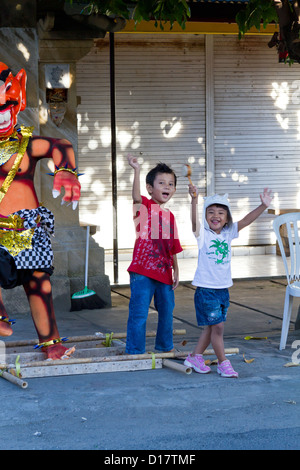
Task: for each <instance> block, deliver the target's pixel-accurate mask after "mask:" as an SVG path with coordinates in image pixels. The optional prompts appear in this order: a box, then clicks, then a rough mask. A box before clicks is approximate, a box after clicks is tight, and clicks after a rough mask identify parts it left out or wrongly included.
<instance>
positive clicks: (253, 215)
mask: <svg viewBox="0 0 300 470" xmlns="http://www.w3.org/2000/svg"><path fill="white" fill-rule="evenodd" d="M272 199H273V196H272V191H271V190H270V189H268V188H264V192H263V194H261V195H260V200H261V204H260V206H258V207H256V209H254V210H253V211H251V212H249V214H247V215H246V216H245V217H244V218H243V219H241V220H240V221H239V222H238V231H240V230H242V229H243V228H245V227H247V226H248V225H250V224H252V222H254V220H256V219H257V218H258V217H259V216H260V215H261V214H262V213H263V212H264V211H265V210H266V208H267V207H269V205H270V204H271V201H272Z"/></svg>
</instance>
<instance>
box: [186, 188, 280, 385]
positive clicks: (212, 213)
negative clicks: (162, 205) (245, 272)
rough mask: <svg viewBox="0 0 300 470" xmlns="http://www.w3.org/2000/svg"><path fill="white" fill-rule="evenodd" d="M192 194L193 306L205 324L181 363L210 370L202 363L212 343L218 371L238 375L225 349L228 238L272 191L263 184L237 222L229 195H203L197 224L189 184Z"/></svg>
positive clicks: (248, 221) (195, 196) (250, 218)
mask: <svg viewBox="0 0 300 470" xmlns="http://www.w3.org/2000/svg"><path fill="white" fill-rule="evenodd" d="M189 193H190V196H191V197H192V229H193V232H194V234H195V236H196V239H197V243H198V250H199V253H198V265H197V269H196V273H195V276H194V280H193V285H194V286H196V287H197V289H196V291H195V309H196V317H197V322H198V325H199V326H205V329H204V330H203V332H202V334H201V335H200V338H199V340H198V343H197V345H196V347H195V349H194V351H193V353H192V354H190V355H189V356H188V357H187V358H186V360H185V362H184V364H185V365H187V366H189V367H192V368H193V369H194V370H195V371H196V372H199V373H200V374H207V373H208V372H210V370H211V369H210V367H208V366H206V365H205V362H204V359H203V356H202V354H203V352H204V351H205V349H206V348H207V347H208V346H209V344H210V343H211V344H212V347H213V349H214V351H215V353H216V356H217V358H218V368H217V371H218V373H219V374H220V375H221V376H222V377H235V378H237V377H238V373H237V372H236V371H235V370H234V369H233V367H232V365H231V363H230V361H229V360H228V359H226V356H225V350H224V339H223V334H224V322H225V321H226V315H227V310H228V307H229V292H228V288H229V287H231V286H232V278H231V268H230V262H231V241H232V240H233V239H234V238H237V237H238V233H239V231H240V230H242V229H243V228H245V227H247V226H248V225H250V224H251V223H252V222H254V220H256V219H257V218H258V217H259V216H260V215H261V214H262V213H263V212H264V211H265V209H266V208H267V207H269V205H270V203H271V201H272V191H271V190H269V189H268V188H265V189H264V191H263V194H261V195H260V199H261V204H260V205H259V206H258V207H257V208H256V209H254V210H253V211H251V212H249V214H247V215H246V216H245V217H244V218H243V219H242V220H240V221H239V222H235V223H233V222H232V217H231V213H230V205H229V201H228V195H227V194H225V195H224V196H220V195H219V194H215V195H214V196H209V197H207V198H205V201H204V207H203V215H202V223H201V225H200V226H199V221H198V214H197V203H198V189H197V188H196V187H195V186H193V185H189Z"/></svg>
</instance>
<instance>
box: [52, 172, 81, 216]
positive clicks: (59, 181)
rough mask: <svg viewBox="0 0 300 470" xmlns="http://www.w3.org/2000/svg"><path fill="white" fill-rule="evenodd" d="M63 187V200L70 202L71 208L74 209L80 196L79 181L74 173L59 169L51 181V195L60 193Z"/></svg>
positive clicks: (54, 195) (55, 195)
mask: <svg viewBox="0 0 300 470" xmlns="http://www.w3.org/2000/svg"><path fill="white" fill-rule="evenodd" d="M62 188H64V190H65V195H64V197H63V199H62V204H63V203H64V202H72V203H73V204H72V206H73V209H76V207H77V204H78V201H79V198H80V188H81V186H80V183H79V181H78V179H77V177H76V176H75V175H73V174H72V173H71V172H69V171H59V172H57V173H56V175H55V176H54V181H53V190H52V194H53V197H55V198H56V197H57V196H59V195H60V192H61V189H62Z"/></svg>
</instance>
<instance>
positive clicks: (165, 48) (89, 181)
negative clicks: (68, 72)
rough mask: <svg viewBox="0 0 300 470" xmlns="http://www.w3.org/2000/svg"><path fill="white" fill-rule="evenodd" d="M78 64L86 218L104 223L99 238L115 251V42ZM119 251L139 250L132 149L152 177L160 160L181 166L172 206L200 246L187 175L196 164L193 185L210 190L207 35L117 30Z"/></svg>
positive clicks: (187, 241) (187, 239)
mask: <svg viewBox="0 0 300 470" xmlns="http://www.w3.org/2000/svg"><path fill="white" fill-rule="evenodd" d="M99 46H100V47H98V48H95V49H94V50H93V51H91V53H90V54H89V55H88V56H86V57H85V58H84V59H83V60H81V61H80V62H79V63H78V66H77V94H78V95H79V96H80V97H81V104H80V105H79V106H78V135H79V138H78V151H79V170H80V172H81V171H83V172H84V173H85V175H84V176H82V177H81V184H82V200H81V204H80V219H81V221H83V222H88V223H91V224H94V225H98V226H99V227H100V230H99V232H98V233H97V237H96V240H97V241H98V243H99V244H100V245H101V246H103V247H104V248H106V249H111V248H112V242H113V241H112V238H113V235H112V233H113V232H112V199H111V147H110V78H109V47H108V42H107V41H106V40H103V41H101V42H99ZM115 71H116V124H117V177H118V232H119V240H118V243H119V248H120V249H121V248H132V247H133V244H134V239H135V234H134V226H133V222H132V200H131V187H132V178H133V170H132V169H131V168H130V167H129V165H128V163H127V154H128V153H132V154H133V155H135V156H138V157H139V158H140V162H141V163H142V174H141V189H142V193H143V194H144V195H147V192H146V188H145V175H146V173H147V172H148V171H149V170H150V169H151V168H152V167H153V166H155V165H156V163H158V162H159V161H163V162H165V163H167V164H169V165H170V166H172V168H173V169H174V171H175V172H176V174H177V176H178V183H177V192H176V194H175V196H174V197H173V199H172V200H171V201H170V203H169V205H168V207H169V208H170V210H172V211H173V212H174V214H175V217H176V220H177V224H178V229H179V235H180V241H181V243H182V244H183V245H194V237H193V235H192V233H191V224H190V221H189V220H190V200H189V197H188V192H187V184H188V181H187V179H186V178H183V177H180V174H181V168H182V164H183V163H188V162H189V163H191V164H192V168H193V182H194V184H197V185H198V186H199V187H200V188H201V191H202V194H203V195H204V192H205V185H206V182H205V60H204V39H203V37H202V36H185V35H179V36H173V35H171V36H167V37H166V36H164V37H163V38H162V36H160V35H155V36H154V37H151V38H150V37H149V36H142V35H131V36H128V37H126V36H125V35H115Z"/></svg>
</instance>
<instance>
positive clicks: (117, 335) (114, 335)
mask: <svg viewBox="0 0 300 470" xmlns="http://www.w3.org/2000/svg"><path fill="white" fill-rule="evenodd" d="M107 334H108V335H112V340H114V339H122V338H126V336H127V333H126V332H124V333H107ZM185 334H186V330H184V329H182V330H180V329H179V330H173V335H185ZM146 336H147V337H149V338H151V337H155V336H156V331H147V333H146ZM105 339H106V334H105V333H96V334H94V335H86V336H70V337H68V340H67V341H65V342H66V343H73V342H75V343H81V342H83V341H99V340H105ZM37 343H38V341H37V340H34V339H32V340H20V341H8V342H7V343H5V347H7V348H16V347H21V346H31V345H33V346H34V345H35V344H37Z"/></svg>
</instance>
